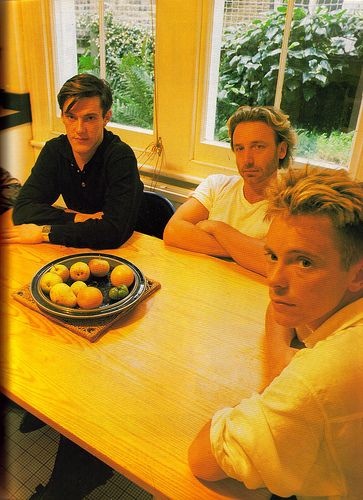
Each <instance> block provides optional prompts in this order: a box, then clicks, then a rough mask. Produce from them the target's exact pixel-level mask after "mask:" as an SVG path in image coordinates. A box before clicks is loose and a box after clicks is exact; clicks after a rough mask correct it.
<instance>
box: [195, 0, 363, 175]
mask: <svg viewBox="0 0 363 500" xmlns="http://www.w3.org/2000/svg"><path fill="white" fill-rule="evenodd" d="M342 3H343V2H338V1H335V2H332V1H331V0H320V1H319V2H318V3H317V2H315V1H314V2H312V1H307V0H303V1H301V0H300V1H298V0H297V1H296V2H295V6H293V2H289V7H288V6H287V5H286V3H285V2H277V1H275V2H270V1H257V0H245V1H244V2H239V1H237V0H226V1H223V0H221V1H219V2H218V1H217V2H216V3H215V11H214V26H213V35H212V51H211V57H210V61H211V63H210V70H209V71H210V78H209V82H210V83H209V87H208V101H207V113H206V117H207V118H206V122H205V128H204V137H203V139H204V140H205V141H206V142H208V141H209V142H211V141H219V140H226V139H228V134H227V129H226V126H225V124H226V120H227V118H228V117H229V116H230V115H231V114H232V113H233V111H234V110H235V109H236V107H237V106H239V105H241V104H249V105H254V104H258V105H273V104H275V105H276V106H278V107H281V108H282V109H283V110H285V111H286V112H287V113H288V114H289V115H290V118H291V121H292V123H293V125H294V126H295V127H296V128H297V129H298V133H299V149H298V151H297V156H298V157H302V158H303V159H304V160H305V161H308V162H311V163H320V164H324V165H328V166H343V167H344V166H347V165H348V164H349V159H350V153H351V148H352V142H353V137H354V132H355V129H356V127H357V121H358V114H359V109H360V107H361V103H362V80H363V71H362V60H363V45H362V38H361V33H362V12H363V6H362V5H361V4H360V6H359V5H358V3H354V2H348V1H346V2H344V5H343V7H344V10H342V8H341V7H342ZM336 9H339V10H336ZM359 9H360V10H359ZM359 13H360V16H359ZM336 103H339V104H340V105H339V106H337V105H336Z"/></svg>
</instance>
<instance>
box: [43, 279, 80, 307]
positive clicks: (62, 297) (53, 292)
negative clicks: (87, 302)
mask: <svg viewBox="0 0 363 500" xmlns="http://www.w3.org/2000/svg"><path fill="white" fill-rule="evenodd" d="M49 296H50V300H51V301H52V302H54V303H55V304H58V305H60V306H65V307H76V305H77V298H76V296H75V295H74V293H73V291H72V289H71V287H70V286H69V285H67V283H57V284H56V285H54V286H52V288H51V289H50V292H49Z"/></svg>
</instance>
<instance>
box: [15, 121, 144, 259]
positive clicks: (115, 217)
mask: <svg viewBox="0 0 363 500" xmlns="http://www.w3.org/2000/svg"><path fill="white" fill-rule="evenodd" d="M142 191H143V184H142V182H141V180H140V177H139V172H138V169H137V162H136V158H135V155H134V153H133V151H132V149H131V148H130V147H129V146H128V145H127V144H126V143H124V142H122V141H121V140H120V138H119V137H118V136H116V135H115V134H113V133H112V132H110V131H108V130H105V131H104V138H103V141H102V143H101V144H100V146H99V147H98V148H97V150H96V152H95V154H94V155H93V157H92V158H91V160H90V161H89V162H88V163H87V164H86V165H85V166H84V169H83V170H82V171H81V170H79V168H78V166H77V164H76V162H75V159H74V156H73V153H72V149H71V146H70V143H69V141H68V139H67V136H66V135H61V136H59V137H57V138H55V139H52V140H50V141H48V142H47V143H46V144H45V146H44V148H43V149H42V151H41V152H40V154H39V157H38V159H37V161H36V163H35V165H34V167H33V169H32V172H31V174H30V176H29V178H28V179H27V181H26V182H25V184H24V186H23V187H22V188H21V191H20V194H19V196H18V198H17V201H16V204H15V207H14V212H13V220H14V223H15V224H26V223H34V224H38V225H44V224H50V225H51V232H50V235H49V240H50V242H51V243H56V244H60V245H66V246H72V247H88V248H93V249H103V248H116V247H119V246H120V245H122V244H123V243H124V242H125V241H126V240H127V239H128V238H129V237H130V236H131V234H132V232H133V230H134V226H135V222H136V220H137V215H138V211H139V207H140V203H141V199H142ZM60 195H62V197H63V200H64V202H65V204H66V206H67V207H68V208H69V209H71V210H75V211H77V212H82V213H95V212H103V213H104V216H103V218H102V219H90V220H87V221H85V222H78V223H75V222H74V217H75V215H74V214H73V213H67V212H65V211H64V210H63V209H61V208H56V207H54V206H52V205H53V204H54V203H55V202H56V200H57V199H58V197H59V196H60Z"/></svg>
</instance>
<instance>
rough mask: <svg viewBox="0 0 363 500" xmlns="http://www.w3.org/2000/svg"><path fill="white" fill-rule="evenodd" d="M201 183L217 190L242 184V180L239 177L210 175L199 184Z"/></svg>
mask: <svg viewBox="0 0 363 500" xmlns="http://www.w3.org/2000/svg"><path fill="white" fill-rule="evenodd" d="M203 183H204V184H208V185H210V186H215V187H218V188H224V187H229V186H234V185H236V184H239V183H243V179H242V178H241V177H240V176H239V175H225V174H211V175H209V176H208V177H206V178H205V179H204V180H203V181H202V182H201V184H203Z"/></svg>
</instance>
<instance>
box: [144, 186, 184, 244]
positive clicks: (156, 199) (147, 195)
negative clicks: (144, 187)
mask: <svg viewBox="0 0 363 500" xmlns="http://www.w3.org/2000/svg"><path fill="white" fill-rule="evenodd" d="M174 212H175V207H174V205H173V204H172V202H171V201H170V200H168V199H167V198H166V197H165V196H163V195H161V194H159V193H155V192H154V191H144V193H143V197H142V202H141V206H140V210H139V216H138V219H137V223H136V227H135V231H138V232H139V233H144V234H148V235H150V236H156V237H157V238H160V239H162V238H163V232H164V228H165V226H166V224H167V223H168V221H169V219H170V217H171V216H172V215H173V214H174Z"/></svg>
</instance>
